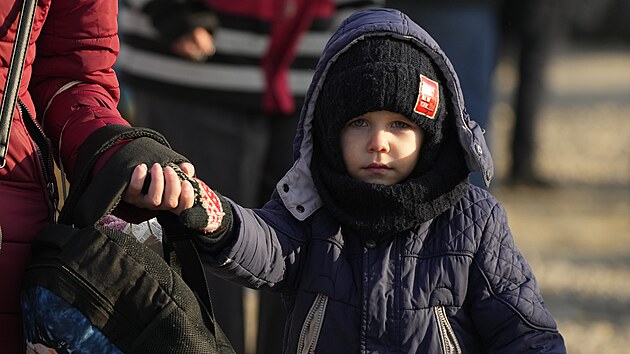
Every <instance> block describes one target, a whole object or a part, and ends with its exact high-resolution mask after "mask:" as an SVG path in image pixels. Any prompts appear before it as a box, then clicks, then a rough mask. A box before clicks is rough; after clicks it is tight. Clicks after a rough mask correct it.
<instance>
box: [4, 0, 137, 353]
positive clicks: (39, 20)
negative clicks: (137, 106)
mask: <svg viewBox="0 0 630 354" xmlns="http://www.w3.org/2000/svg"><path fill="white" fill-rule="evenodd" d="M21 7H22V1H17V0H3V1H0V38H1V40H0V56H1V60H0V75H1V78H2V80H1V82H0V90H4V83H5V81H6V78H7V72H8V65H9V64H8V63H9V59H10V57H11V50H12V46H13V42H14V39H15V35H16V28H17V22H18V18H19V12H20V11H21ZM117 13H118V1H117V0H72V1H66V0H59V1H56V0H38V5H37V10H36V13H35V20H34V25H33V32H32V37H31V41H30V45H29V48H28V53H27V56H26V64H25V68H24V74H23V79H22V84H21V86H20V94H19V99H20V101H21V102H22V103H23V104H24V109H25V110H26V111H27V112H28V113H30V114H31V115H33V116H35V115H36V116H37V120H38V121H39V123H40V124H41V127H42V128H43V132H44V133H45V134H46V136H47V137H48V138H49V139H50V143H51V144H50V146H51V148H52V150H53V153H54V155H55V156H56V157H59V158H60V160H61V162H62V164H63V166H64V169H65V170H66V172H67V173H68V174H69V175H71V174H72V171H73V168H74V164H73V162H74V158H75V155H76V153H77V149H78V147H79V146H80V145H81V143H82V142H83V141H84V140H85V138H86V137H87V136H88V135H89V134H90V133H92V132H93V131H95V130H96V129H98V128H100V127H103V126H105V125H108V124H125V125H128V123H127V122H126V121H125V120H124V119H123V118H122V117H121V116H120V114H119V112H118V111H117V110H116V105H117V103H118V98H119V89H118V82H117V79H116V75H115V73H114V71H113V70H112V65H113V64H114V62H115V60H116V56H117V55H118V46H119V44H118V36H117ZM36 46H37V55H36V54H35V47H36ZM26 119H29V118H28V115H27V114H24V115H23V114H22V113H21V110H19V109H17V108H16V109H15V115H14V119H13V124H12V128H11V136H10V141H9V148H8V154H7V163H6V166H5V167H4V168H2V169H0V228H1V229H0V236H1V238H0V242H2V243H1V249H0V352H1V353H3V354H13V353H22V352H23V343H22V336H21V324H20V315H19V312H18V305H19V289H20V283H21V279H22V273H23V270H24V267H25V265H26V263H27V262H28V258H29V251H30V242H31V240H32V238H33V237H34V235H35V234H36V233H37V231H38V230H40V229H41V228H42V226H44V225H45V224H46V223H48V222H51V221H52V218H53V216H52V215H53V211H52V207H51V204H50V199H49V193H48V191H47V188H46V180H45V178H44V174H43V172H42V166H43V165H45V163H42V162H45V161H49V162H50V158H49V157H48V156H43V159H42V158H40V156H38V153H37V151H38V149H37V148H36V146H35V145H34V143H33V141H32V139H31V138H30V137H29V134H28V132H27V130H26V128H25V120H26Z"/></svg>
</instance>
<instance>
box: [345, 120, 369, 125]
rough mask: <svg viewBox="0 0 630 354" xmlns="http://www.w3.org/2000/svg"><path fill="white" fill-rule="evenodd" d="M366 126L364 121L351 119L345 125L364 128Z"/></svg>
mask: <svg viewBox="0 0 630 354" xmlns="http://www.w3.org/2000/svg"><path fill="white" fill-rule="evenodd" d="M366 125H367V123H366V121H365V120H364V119H353V120H351V121H350V122H348V124H347V126H348V127H365V126H366Z"/></svg>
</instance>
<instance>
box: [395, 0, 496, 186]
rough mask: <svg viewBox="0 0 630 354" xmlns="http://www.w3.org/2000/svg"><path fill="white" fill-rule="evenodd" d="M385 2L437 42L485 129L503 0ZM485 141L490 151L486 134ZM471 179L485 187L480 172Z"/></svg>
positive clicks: (470, 111) (472, 113)
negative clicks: (407, 17)
mask: <svg viewBox="0 0 630 354" xmlns="http://www.w3.org/2000/svg"><path fill="white" fill-rule="evenodd" d="M386 4H387V6H388V7H392V8H396V9H399V10H401V11H403V12H404V13H406V14H407V15H408V16H409V17H411V19H413V20H414V21H415V22H416V23H418V24H419V25H420V26H421V27H423V28H424V29H425V30H426V31H427V32H428V33H429V34H430V35H431V36H432V37H433V38H434V39H435V40H436V41H437V42H438V43H440V46H441V47H442V49H443V50H444V52H445V53H446V55H448V57H449V58H450V59H451V62H452V63H453V66H454V67H455V70H456V71H457V73H458V76H459V80H460V83H461V86H462V90H463V92H464V99H465V101H466V109H467V111H468V114H469V115H470V117H471V118H472V119H473V120H474V121H476V122H477V123H478V124H479V125H480V126H481V128H483V129H484V130H488V128H489V126H490V112H491V108H492V104H493V100H494V93H493V77H494V70H495V68H496V66H497V63H498V60H499V53H500V40H501V21H500V15H501V4H502V1H501V0H473V1H465V0H387V1H386ZM486 135H487V134H486ZM486 140H487V141H488V144H489V146H490V150H491V151H492V142H491V141H489V140H490V139H488V136H486ZM470 179H471V182H472V183H474V184H475V185H477V186H479V187H485V186H484V183H483V178H482V176H481V175H480V174H479V173H476V172H475V173H472V174H471V175H470Z"/></svg>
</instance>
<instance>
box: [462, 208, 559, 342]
mask: <svg viewBox="0 0 630 354" xmlns="http://www.w3.org/2000/svg"><path fill="white" fill-rule="evenodd" d="M469 284H470V285H469V287H470V289H469V297H470V300H471V312H472V318H473V321H474V322H475V324H476V327H477V329H478V331H479V333H480V335H481V337H482V340H483V344H484V347H485V348H484V349H485V350H486V351H488V352H493V353H566V348H565V345H564V340H563V338H562V336H561V335H560V333H559V332H558V329H557V326H556V322H555V320H554V318H553V316H552V315H551V313H550V312H549V311H548V310H547V309H546V308H545V306H544V301H543V298H542V295H541V293H540V289H539V288H538V284H537V283H536V279H535V276H534V273H533V271H532V269H531V268H530V266H529V264H528V263H527V261H526V260H525V258H524V257H523V255H522V254H521V253H520V252H519V250H518V249H517V247H516V245H515V244H514V239H513V237H512V233H511V231H510V229H509V227H508V223H507V215H506V213H505V210H504V209H503V207H501V205H499V204H496V205H494V207H493V209H492V212H491V213H490V216H489V219H488V220H487V223H486V227H485V229H484V231H483V235H482V237H481V239H480V243H479V248H478V251H477V253H476V255H475V259H474V264H473V266H472V268H471V272H470V279H469Z"/></svg>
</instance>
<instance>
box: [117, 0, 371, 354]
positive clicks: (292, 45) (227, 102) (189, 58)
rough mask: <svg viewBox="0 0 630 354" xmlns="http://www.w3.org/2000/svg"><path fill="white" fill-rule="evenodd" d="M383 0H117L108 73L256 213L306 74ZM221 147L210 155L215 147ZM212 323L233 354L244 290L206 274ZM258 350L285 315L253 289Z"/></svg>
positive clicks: (276, 337) (276, 345)
mask: <svg viewBox="0 0 630 354" xmlns="http://www.w3.org/2000/svg"><path fill="white" fill-rule="evenodd" d="M379 5H381V6H382V5H383V4H382V1H378V0H371V1H365V0H363V1H353V0H337V1H333V0H248V1H230V0H227V1H226V0H185V1H177V0H122V2H121V10H120V17H119V22H120V30H121V38H122V45H121V53H120V59H119V61H118V63H117V70H118V71H119V72H120V73H121V77H122V81H123V83H124V84H125V85H126V87H127V88H128V89H129V96H128V98H129V100H130V103H129V106H130V107H131V110H132V111H133V112H134V116H133V119H134V121H135V122H138V123H140V124H143V125H146V126H148V127H151V128H154V129H157V130H160V131H162V132H163V133H164V134H165V135H166V137H167V138H168V140H169V142H170V143H171V145H172V146H173V147H174V148H175V149H176V150H178V151H180V152H181V153H183V154H185V155H186V156H187V157H189V158H190V159H191V161H193V162H195V163H196V167H197V169H196V172H197V175H198V176H199V177H200V178H201V179H203V180H204V181H206V182H207V183H208V184H210V185H212V186H213V187H215V188H216V189H217V190H218V191H219V192H220V193H224V194H226V195H229V196H230V197H231V198H233V199H234V200H235V201H237V202H238V203H240V204H242V205H245V206H249V207H260V206H262V203H263V201H265V200H267V199H268V197H269V195H270V194H271V192H272V191H273V189H274V187H275V184H276V183H277V181H278V180H279V179H280V178H281V177H282V175H283V174H284V172H285V171H286V170H287V169H288V168H289V167H290V166H291V164H292V162H293V156H292V153H291V151H292V149H291V144H292V140H293V137H294V134H295V129H296V127H297V122H298V119H299V112H298V111H297V109H296V107H301V105H302V102H303V100H304V97H305V95H306V90H307V89H308V85H309V83H310V81H311V75H312V71H313V68H314V67H315V65H316V63H317V60H318V58H319V55H320V53H321V51H322V50H323V47H324V45H325V43H326V41H327V40H328V38H329V37H330V35H331V34H332V33H333V32H334V30H335V29H336V28H337V26H338V25H339V22H340V21H341V20H342V19H343V18H345V17H347V16H348V15H349V14H350V13H351V12H354V11H355V10H357V9H359V8H365V7H370V6H379ZM217 147H220V148H217ZM209 277H210V278H211V279H210V290H211V293H212V299H213V302H214V311H215V313H216V317H217V321H218V322H219V323H220V324H221V326H222V328H223V329H224V331H225V332H226V334H227V336H228V338H229V339H230V341H231V342H232V345H233V346H234V348H235V350H236V352H237V353H244V351H245V345H244V321H243V317H244V308H243V293H244V291H245V289H244V288H242V287H239V286H237V285H233V284H232V283H229V282H226V281H224V280H221V279H218V278H216V277H214V276H212V275H209ZM260 296H261V297H260V306H259V308H260V312H259V324H258V328H259V333H258V334H257V338H258V343H257V345H256V347H257V348H258V350H257V352H258V353H273V354H276V353H279V352H281V347H282V337H283V328H284V322H285V321H284V318H285V316H286V312H285V309H284V306H283V304H282V302H281V301H280V299H279V298H277V295H272V294H269V293H265V292H262V293H260Z"/></svg>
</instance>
